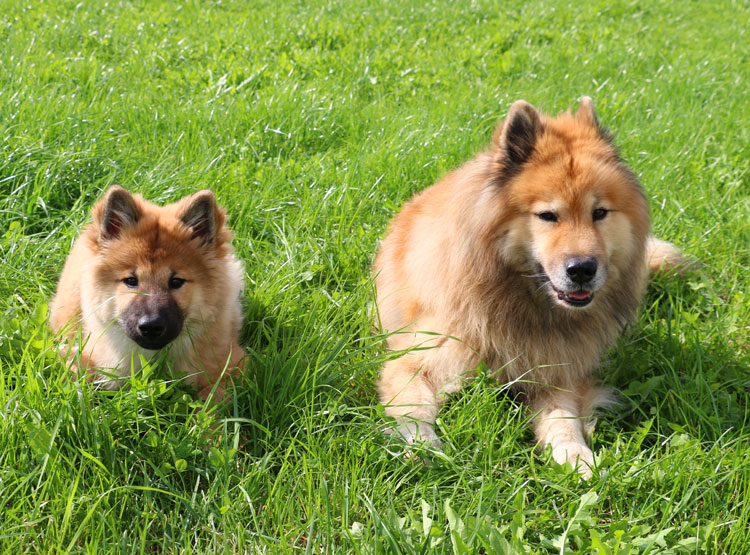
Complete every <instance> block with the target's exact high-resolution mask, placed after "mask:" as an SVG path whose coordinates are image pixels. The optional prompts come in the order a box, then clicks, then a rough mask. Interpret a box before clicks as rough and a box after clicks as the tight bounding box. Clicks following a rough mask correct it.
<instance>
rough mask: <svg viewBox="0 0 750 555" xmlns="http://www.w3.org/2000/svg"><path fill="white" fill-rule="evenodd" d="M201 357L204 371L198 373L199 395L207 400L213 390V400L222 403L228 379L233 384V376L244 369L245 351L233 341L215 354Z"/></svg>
mask: <svg viewBox="0 0 750 555" xmlns="http://www.w3.org/2000/svg"><path fill="white" fill-rule="evenodd" d="M212 355H213V354H212ZM199 358H200V360H201V363H202V366H203V368H204V371H203V372H201V373H200V374H199V375H198V396H199V397H200V398H201V399H203V400H204V401H205V400H206V399H208V397H209V396H210V395H211V393H212V392H213V397H212V398H213V400H214V401H215V402H216V403H221V401H223V399H224V395H225V393H226V392H225V386H226V385H228V384H227V380H229V385H231V383H232V382H231V379H232V377H233V376H237V375H239V374H241V373H242V371H243V369H244V362H245V361H244V358H245V351H244V350H243V349H242V347H240V346H239V344H237V343H236V342H232V343H231V344H230V345H228V346H227V348H226V349H223V350H222V351H221V352H217V353H215V355H214V356H206V355H205V354H204V355H203V356H202V357H199ZM217 382H218V383H217Z"/></svg>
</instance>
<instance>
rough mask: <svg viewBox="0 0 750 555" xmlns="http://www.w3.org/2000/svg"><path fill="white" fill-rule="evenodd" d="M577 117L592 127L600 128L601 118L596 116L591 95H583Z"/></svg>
mask: <svg viewBox="0 0 750 555" xmlns="http://www.w3.org/2000/svg"><path fill="white" fill-rule="evenodd" d="M576 119H577V120H578V121H580V122H581V123H585V124H587V125H591V126H592V127H596V128H597V129H598V128H599V118H598V117H597V116H596V110H594V101H593V100H591V97H590V96H582V97H581V105H580V106H579V107H578V111H577V112H576Z"/></svg>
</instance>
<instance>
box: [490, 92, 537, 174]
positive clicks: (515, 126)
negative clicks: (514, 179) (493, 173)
mask: <svg viewBox="0 0 750 555" xmlns="http://www.w3.org/2000/svg"><path fill="white" fill-rule="evenodd" d="M541 131H542V118H541V116H540V115H539V112H537V111H536V109H535V108H534V107H533V106H532V105H531V104H529V103H528V102H526V101H525V100H516V101H515V102H514V103H513V104H512V105H511V107H510V110H509V111H508V117H507V118H505V121H503V122H502V123H501V124H500V125H499V126H498V128H497V130H496V131H495V134H494V137H493V142H494V147H495V152H496V158H495V159H496V160H497V161H498V162H500V163H501V164H502V165H503V166H504V169H505V171H506V172H511V173H512V172H513V171H514V170H515V169H517V168H518V167H519V166H521V165H522V164H523V163H524V162H526V160H528V159H529V157H530V156H531V153H532V152H534V145H535V144H536V140H537V137H538V136H539V133H541Z"/></svg>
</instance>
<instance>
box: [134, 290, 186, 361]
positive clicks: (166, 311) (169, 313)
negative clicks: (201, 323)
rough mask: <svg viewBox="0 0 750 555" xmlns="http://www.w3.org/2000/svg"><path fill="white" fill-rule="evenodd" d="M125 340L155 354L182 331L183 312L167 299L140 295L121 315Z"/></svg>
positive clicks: (165, 296)
mask: <svg viewBox="0 0 750 555" xmlns="http://www.w3.org/2000/svg"><path fill="white" fill-rule="evenodd" d="M122 320H123V323H124V325H125V331H126V333H127V334H128V337H130V339H132V340H133V341H135V342H136V343H137V344H138V345H139V346H140V347H143V348H144V349H149V350H152V351H156V350H158V349H162V348H164V347H166V346H167V345H168V344H169V343H171V342H172V341H174V340H175V339H176V338H177V336H178V335H180V332H181V331H182V325H183V321H184V318H183V316H182V310H180V307H179V306H178V305H177V303H176V302H175V300H174V299H173V298H172V297H171V296H169V295H148V294H143V295H139V296H138V297H137V298H135V299H133V301H132V302H131V303H130V306H128V308H127V309H126V310H125V311H124V312H123V315H122Z"/></svg>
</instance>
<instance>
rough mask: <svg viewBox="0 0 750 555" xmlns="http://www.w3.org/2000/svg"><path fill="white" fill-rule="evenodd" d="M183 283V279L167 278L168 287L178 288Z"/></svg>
mask: <svg viewBox="0 0 750 555" xmlns="http://www.w3.org/2000/svg"><path fill="white" fill-rule="evenodd" d="M183 285H185V280H184V279H182V278H178V277H173V278H169V288H170V289H179V288H180V287H182V286H183Z"/></svg>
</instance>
